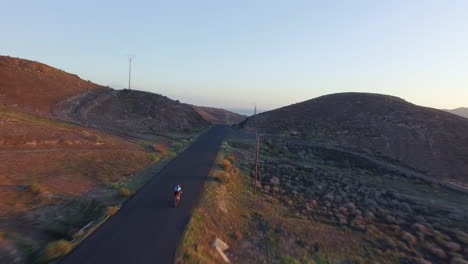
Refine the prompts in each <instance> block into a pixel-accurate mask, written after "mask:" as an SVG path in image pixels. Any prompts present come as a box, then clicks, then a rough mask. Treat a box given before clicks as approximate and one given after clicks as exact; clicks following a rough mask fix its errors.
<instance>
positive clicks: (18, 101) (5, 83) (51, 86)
mask: <svg viewBox="0 0 468 264" xmlns="http://www.w3.org/2000/svg"><path fill="white" fill-rule="evenodd" d="M102 89H105V87H103V86H100V85H97V84H94V83H92V82H90V81H85V80H82V79H80V78H79V77H78V76H77V75H74V74H70V73H66V72H64V71H62V70H59V69H56V68H53V67H50V66H48V65H45V64H42V63H39V62H35V61H30V60H25V59H20V58H13V57H8V56H0V107H3V108H9V109H12V110H15V111H22V112H26V113H33V114H35V115H40V116H44V117H51V113H52V110H53V108H54V107H55V105H56V104H58V103H59V102H60V101H62V100H64V99H66V98H69V97H71V96H74V95H76V94H80V93H83V92H87V91H93V90H102Z"/></svg>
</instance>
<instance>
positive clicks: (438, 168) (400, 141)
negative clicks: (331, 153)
mask: <svg viewBox="0 0 468 264" xmlns="http://www.w3.org/2000/svg"><path fill="white" fill-rule="evenodd" d="M257 123H258V125H259V130H260V132H262V133H272V134H283V135H294V136H297V137H300V138H303V139H308V140H320V141H325V142H329V143H332V144H338V145H345V146H350V147H355V148H358V149H361V150H364V151H365V150H366V149H369V150H371V151H373V152H377V153H379V152H380V153H382V154H384V155H386V156H390V157H392V158H395V159H398V160H400V161H403V162H405V163H407V164H409V165H411V166H413V167H415V168H418V169H420V170H423V171H427V172H428V173H429V174H430V175H431V176H435V177H442V178H449V179H452V180H456V181H462V182H465V183H466V182H468V167H467V166H466V164H468V120H466V119H465V118H462V117H458V116H455V115H452V114H450V113H446V112H444V111H441V110H436V109H432V108H426V107H420V106H417V105H414V104H411V103H408V102H406V101H404V100H402V99H400V98H397V97H392V96H386V95H378V94H366V93H341V94H332V95H327V96H322V97H318V98H315V99H312V100H309V101H305V102H302V103H298V104H294V105H290V106H287V107H283V108H280V109H277V110H273V111H269V112H265V113H262V114H259V115H258V117H257ZM241 127H243V128H246V129H251V128H252V127H253V118H249V119H247V120H246V121H245V122H243V123H242V124H241Z"/></svg>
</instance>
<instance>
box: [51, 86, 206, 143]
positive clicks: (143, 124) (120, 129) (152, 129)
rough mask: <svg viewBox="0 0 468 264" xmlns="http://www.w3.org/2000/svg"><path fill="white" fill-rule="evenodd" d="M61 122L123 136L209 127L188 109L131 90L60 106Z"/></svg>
mask: <svg viewBox="0 0 468 264" xmlns="http://www.w3.org/2000/svg"><path fill="white" fill-rule="evenodd" d="M55 114H56V115H57V116H59V117H60V118H61V119H63V120H66V121H71V122H75V123H79V124H82V125H85V126H89V127H94V128H99V129H102V130H106V131H110V132H112V133H116V134H119V135H123V136H132V137H142V138H144V137H145V136H149V135H169V134H172V135H174V136H175V135H178V134H192V133H196V132H198V131H200V130H202V129H204V128H206V127H208V125H209V123H208V121H206V120H205V119H203V117H202V116H201V115H199V114H198V113H197V112H196V111H195V110H193V108H192V107H191V106H190V105H187V104H183V103H180V102H179V101H175V100H171V99H169V98H167V97H165V96H162V95H159V94H154V93H149V92H141V91H135V90H113V89H106V90H99V91H94V92H89V93H87V94H84V95H82V96H78V97H74V98H71V99H69V100H67V101H65V102H63V103H62V104H61V105H60V106H59V107H58V108H57V110H56V111H55Z"/></svg>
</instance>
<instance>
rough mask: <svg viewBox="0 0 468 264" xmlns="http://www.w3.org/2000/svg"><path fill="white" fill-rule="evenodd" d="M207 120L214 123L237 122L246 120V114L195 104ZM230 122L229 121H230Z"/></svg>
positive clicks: (196, 108)
mask: <svg viewBox="0 0 468 264" xmlns="http://www.w3.org/2000/svg"><path fill="white" fill-rule="evenodd" d="M193 108H194V109H195V111H197V112H198V113H199V114H200V115H201V116H203V118H205V120H207V121H209V122H211V123H213V124H229V125H232V124H237V123H240V122H242V121H244V120H245V118H246V116H244V115H240V114H237V113H233V112H230V111H227V110H224V109H220V108H212V107H204V106H195V105H194V106H193ZM228 122H229V123H228Z"/></svg>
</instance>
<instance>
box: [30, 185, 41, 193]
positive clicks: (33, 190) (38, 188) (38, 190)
mask: <svg viewBox="0 0 468 264" xmlns="http://www.w3.org/2000/svg"><path fill="white" fill-rule="evenodd" d="M28 190H29V191H30V192H31V193H33V194H40V193H41V192H42V187H41V185H40V184H39V183H37V182H35V183H32V184H31V185H29V186H28Z"/></svg>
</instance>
